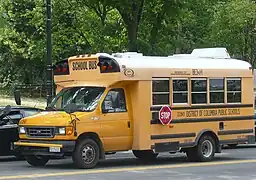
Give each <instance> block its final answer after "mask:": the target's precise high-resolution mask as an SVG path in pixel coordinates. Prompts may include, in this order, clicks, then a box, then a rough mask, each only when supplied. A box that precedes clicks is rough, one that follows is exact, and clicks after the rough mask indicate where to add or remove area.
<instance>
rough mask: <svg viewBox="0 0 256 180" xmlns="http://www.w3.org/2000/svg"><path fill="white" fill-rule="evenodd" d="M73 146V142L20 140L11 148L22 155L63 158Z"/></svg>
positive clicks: (71, 150) (72, 149)
mask: <svg viewBox="0 0 256 180" xmlns="http://www.w3.org/2000/svg"><path fill="white" fill-rule="evenodd" d="M75 144H76V142H75V141H38V140H20V141H18V142H14V145H13V147H14V150H15V151H19V152H20V153H21V154H22V155H42V156H64V155H70V154H71V153H72V152H73V151H74V149H75Z"/></svg>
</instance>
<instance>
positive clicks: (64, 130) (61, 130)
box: [55, 126, 73, 135]
mask: <svg viewBox="0 0 256 180" xmlns="http://www.w3.org/2000/svg"><path fill="white" fill-rule="evenodd" d="M55 132H56V134H57V135H71V134H72V133H73V127H72V126H68V127H57V128H56V131H55Z"/></svg>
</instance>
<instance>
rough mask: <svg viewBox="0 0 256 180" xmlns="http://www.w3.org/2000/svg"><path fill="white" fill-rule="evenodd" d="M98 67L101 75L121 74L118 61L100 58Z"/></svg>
mask: <svg viewBox="0 0 256 180" xmlns="http://www.w3.org/2000/svg"><path fill="white" fill-rule="evenodd" d="M97 66H99V67H100V72H101V73H114V72H120V67H119V64H118V63H117V61H116V60H114V59H111V58H108V57H101V56H100V57H99V62H98V64H97Z"/></svg>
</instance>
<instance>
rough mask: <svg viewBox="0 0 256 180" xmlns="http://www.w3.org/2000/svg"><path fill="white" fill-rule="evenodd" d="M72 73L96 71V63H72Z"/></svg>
mask: <svg viewBox="0 0 256 180" xmlns="http://www.w3.org/2000/svg"><path fill="white" fill-rule="evenodd" d="M72 68H73V71H79V70H93V69H97V61H83V62H81V61H80V62H73V63H72Z"/></svg>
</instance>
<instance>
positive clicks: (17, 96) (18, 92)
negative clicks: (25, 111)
mask: <svg viewBox="0 0 256 180" xmlns="http://www.w3.org/2000/svg"><path fill="white" fill-rule="evenodd" d="M14 99H15V103H16V104H17V105H21V99H20V91H19V90H14Z"/></svg>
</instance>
